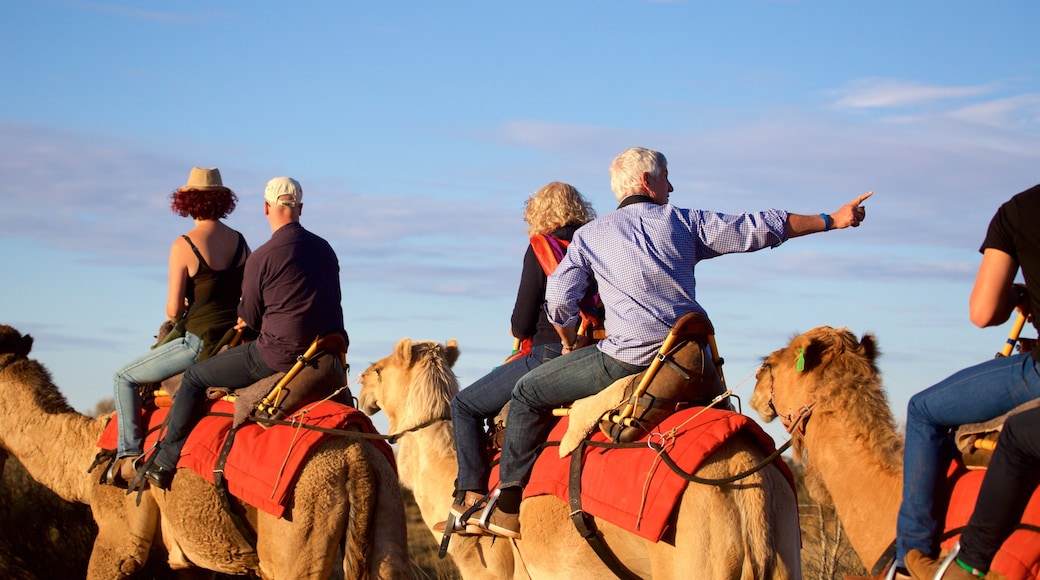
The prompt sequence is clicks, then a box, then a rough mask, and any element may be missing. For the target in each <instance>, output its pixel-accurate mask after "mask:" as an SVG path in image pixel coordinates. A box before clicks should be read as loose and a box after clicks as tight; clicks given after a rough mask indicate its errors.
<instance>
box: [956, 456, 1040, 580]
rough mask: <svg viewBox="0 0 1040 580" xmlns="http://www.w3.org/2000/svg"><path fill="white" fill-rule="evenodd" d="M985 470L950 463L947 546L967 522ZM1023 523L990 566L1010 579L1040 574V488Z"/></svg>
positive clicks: (1021, 579)
mask: <svg viewBox="0 0 1040 580" xmlns="http://www.w3.org/2000/svg"><path fill="white" fill-rule="evenodd" d="M985 474H986V472H985V470H971V471H969V470H968V469H966V468H965V467H964V465H963V464H962V463H960V462H959V461H958V462H955V463H954V464H953V465H951V466H950V471H949V474H948V477H949V479H948V481H949V482H951V483H952V484H953V490H952V492H951V493H950V502H949V506H948V507H947V510H946V524H945V530H946V534H945V535H944V538H945V539H944V540H943V542H942V547H943V548H944V549H949V548H952V547H953V545H954V544H956V543H957V540H959V539H960V537H961V536H960V532H961V531H962V530H963V528H964V526H966V525H968V520H969V519H970V518H971V513H972V512H973V511H974V510H975V501H976V499H978V495H979V488H980V487H981V486H982V478H983V477H984V476H985ZM1020 525H1022V526H1023V527H1022V528H1020V529H1016V530H1015V531H1014V532H1013V533H1012V534H1011V537H1009V538H1008V539H1007V540H1005V541H1004V544H1003V546H1001V548H1000V550H999V551H998V552H997V555H996V556H995V557H994V558H993V563H992V564H991V566H990V569H991V570H994V571H997V572H1001V573H1002V574H1004V576H1006V577H1007V578H1008V580H1031V579H1034V578H1040V489H1038V490H1036V491H1034V492H1033V497H1032V499H1030V500H1029V505H1027V506H1026V511H1025V513H1024V514H1023V515H1022V522H1021V524H1020Z"/></svg>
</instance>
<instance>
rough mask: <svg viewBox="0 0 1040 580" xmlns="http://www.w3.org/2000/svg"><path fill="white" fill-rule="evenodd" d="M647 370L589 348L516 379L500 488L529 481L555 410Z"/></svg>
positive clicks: (503, 453)
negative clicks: (619, 380) (621, 379)
mask: <svg viewBox="0 0 1040 580" xmlns="http://www.w3.org/2000/svg"><path fill="white" fill-rule="evenodd" d="M645 368H646V367H645V366H638V365H633V364H629V363H626V362H621V361H619V360H617V359H615V358H613V357H611V356H609V355H606V354H604V353H603V352H602V351H600V350H599V349H598V348H596V347H595V346H589V347H585V348H582V349H578V350H576V351H574V352H572V353H568V354H566V355H564V356H561V357H559V358H555V359H553V360H551V361H549V362H547V363H545V364H543V365H542V366H540V367H538V368H536V369H534V370H533V371H531V372H529V373H527V374H526V375H524V376H523V377H522V378H521V379H520V380H519V381H517V383H516V388H514V389H513V394H512V398H511V399H510V401H509V415H508V416H507V417H506V434H505V440H504V441H503V442H502V457H501V460H500V461H499V473H500V475H501V477H500V479H501V482H502V483H501V485H500V487H503V488H506V487H517V486H523V485H525V484H526V483H527V480H528V479H530V477H531V469H533V468H534V462H535V460H536V459H537V458H538V452H539V447H541V444H542V443H543V442H545V439H546V437H548V436H549V432H550V431H552V428H553V426H555V425H556V422H557V418H556V417H554V416H553V415H552V410H553V409H554V408H556V407H559V406H561V405H567V404H570V403H573V402H574V401H576V400H578V399H582V398H585V397H588V396H589V395H595V394H596V393H598V392H600V391H602V390H603V389H605V388H606V387H609V386H610V385H611V384H612V383H613V382H614V381H616V380H618V379H620V378H624V377H627V376H629V375H634V374H636V373H638V372H639V371H641V370H643V369H645Z"/></svg>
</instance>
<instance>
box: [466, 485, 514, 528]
mask: <svg viewBox="0 0 1040 580" xmlns="http://www.w3.org/2000/svg"><path fill="white" fill-rule="evenodd" d="M500 492H501V490H498V489H496V490H495V491H494V492H493V493H492V494H491V497H490V498H488V499H487V503H486V504H485V505H484V509H482V510H480V512H477V513H474V514H473V515H472V516H470V518H469V519H468V520H466V525H467V526H469V525H473V524H475V525H477V526H479V527H480V529H481V530H482V531H483V532H485V533H489V534H491V535H494V536H501V537H503V538H511V539H513V540H519V539H520V514H511V513H506V512H504V511H502V510H500V509H498V505H497V504H498V496H499V493H500Z"/></svg>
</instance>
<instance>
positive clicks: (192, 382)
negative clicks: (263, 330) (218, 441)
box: [155, 340, 275, 469]
mask: <svg viewBox="0 0 1040 580" xmlns="http://www.w3.org/2000/svg"><path fill="white" fill-rule="evenodd" d="M274 373H275V371H274V370H272V369H271V367H269V366H267V364H266V363H265V362H264V359H263V358H262V357H261V356H260V349H259V348H257V346H256V341H255V340H254V341H253V342H247V343H246V344H242V345H239V346H236V347H235V348H232V349H229V350H225V351H223V352H220V353H218V354H216V355H214V356H212V357H210V358H208V359H206V360H204V361H202V362H200V363H199V364H197V365H194V366H192V367H190V368H189V369H188V370H187V371H186V372H185V373H184V378H183V379H181V386H180V388H179V389H177V394H176V395H174V397H173V407H171V408H170V415H169V419H168V422H167V425H166V433H165V434H164V435H163V438H162V440H161V441H159V451H158V453H157V454H156V458H155V462H156V463H158V464H159V465H161V466H163V467H166V468H170V469H172V468H175V467H177V462H178V461H179V460H180V458H181V449H183V448H184V442H185V441H187V440H188V435H190V434H191V430H192V428H194V427H195V424H196V423H198V422H199V420H200V419H202V417H203V416H204V415H205V414H206V389H208V388H209V387H227V388H229V389H232V390H234V389H240V388H242V387H248V386H249V385H251V384H253V383H255V382H257V381H259V380H260V379H265V378H267V377H269V376H271V375H273V374H274Z"/></svg>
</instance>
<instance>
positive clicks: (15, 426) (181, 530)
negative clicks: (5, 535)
mask: <svg viewBox="0 0 1040 580" xmlns="http://www.w3.org/2000/svg"><path fill="white" fill-rule="evenodd" d="M31 347H32V338H31V337H29V336H24V337H23V336H22V335H21V334H19V333H18V332H17V331H16V330H15V329H13V328H11V327H10V326H5V325H0V393H2V396H0V446H2V447H3V448H4V449H6V450H7V451H9V452H10V453H12V454H13V455H14V456H15V457H16V458H18V460H19V461H20V462H21V463H22V464H23V465H24V466H25V468H26V470H27V471H28V472H29V473H30V474H31V475H32V476H33V478H34V479H36V480H37V481H39V482H40V483H42V484H43V485H45V486H47V487H48V488H50V489H51V490H53V491H54V492H55V493H56V494H58V495H59V496H61V497H62V498H63V499H65V500H67V501H72V502H80V503H85V504H88V505H90V507H91V511H92V512H93V515H94V519H95V521H96V522H97V526H98V536H97V539H96V540H95V542H94V548H93V551H92V552H91V557H90V564H89V568H88V571H87V578H92V579H95V578H96V579H110V578H124V577H126V576H128V575H129V574H131V573H132V572H134V571H135V570H138V569H140V567H141V566H142V564H143V563H144V561H145V559H146V558H147V557H148V552H149V549H150V547H151V545H152V542H153V541H155V540H156V539H157V538H161V541H162V542H163V543H164V544H165V547H166V549H167V551H168V553H169V563H170V566H171V567H172V568H174V569H184V570H186V571H187V572H190V568H192V567H199V568H206V569H208V570H213V571H217V572H223V573H227V574H244V573H253V574H258V575H260V576H261V577H263V578H278V579H285V578H327V577H328V576H329V575H330V572H331V570H332V568H333V565H334V562H333V560H334V559H335V555H336V551H337V549H338V548H340V547H343V548H344V561H343V563H342V565H343V567H344V569H345V571H346V572H345V573H346V575H347V577H349V578H369V577H372V578H393V577H402V578H403V577H407V576H408V574H409V563H408V555H407V540H406V538H405V532H404V530H405V516H404V507H403V503H402V500H401V495H400V488H399V487H398V481H397V477H396V474H395V473H394V470H393V466H391V465H390V463H389V462H388V461H387V460H386V458H385V456H383V454H382V453H381V452H379V451H378V450H377V449H375V448H374V447H373V446H372V445H371V444H370V443H368V442H367V441H364V440H362V439H356V438H351V437H333V438H331V439H329V440H328V441H327V442H326V443H324V444H323V445H321V447H320V448H319V449H318V450H317V451H316V452H315V454H314V455H313V456H312V457H311V458H309V459H308V460H307V462H306V464H305V466H304V468H303V472H302V474H301V476H300V478H299V481H298V482H297V484H296V488H295V491H294V493H293V498H292V503H291V507H290V509H289V511H288V512H287V516H286V518H285V519H282V518H276V517H274V516H272V515H270V514H267V513H266V512H262V511H259V510H256V509H254V508H251V507H249V506H244V508H245V510H246V519H247V520H248V522H249V524H250V525H251V526H252V527H253V529H254V530H255V532H256V536H257V545H256V547H255V549H254V547H253V546H251V545H250V544H249V543H248V542H247V541H245V540H244V539H243V538H242V537H241V535H240V534H239V532H238V531H237V528H236V527H235V525H234V522H233V521H232V520H231V518H230V517H229V516H228V514H227V513H226V512H225V511H224V510H223V509H222V508H221V506H220V501H219V498H218V495H217V492H216V489H215V488H214V487H213V486H212V485H210V484H209V483H208V482H206V481H205V480H204V479H202V478H201V477H199V476H198V475H196V474H194V473H192V472H190V471H187V470H181V471H179V472H178V473H177V475H176V477H175V478H174V481H173V485H172V487H171V489H170V491H168V492H166V491H163V490H159V489H155V488H148V489H147V490H146V491H145V492H144V494H143V496H142V498H141V504H140V506H138V505H136V504H135V500H136V494H135V495H127V494H126V492H125V491H124V490H121V489H118V488H116V487H113V486H109V485H102V484H100V483H99V479H100V471H101V469H102V467H96V468H95V469H94V471H92V472H89V473H88V471H87V469H88V467H89V466H90V465H91V464H92V463H93V461H94V456H95V454H96V453H97V451H98V448H97V447H96V444H97V441H98V439H99V437H100V436H101V433H102V432H103V431H104V429H105V426H106V425H107V424H108V422H109V420H111V416H105V417H102V418H99V419H94V418H91V417H86V416H84V415H81V414H79V413H77V412H76V411H75V410H74V409H72V408H71V407H70V406H69V404H68V403H67V402H66V400H65V397H64V396H63V395H62V394H61V393H60V392H59V391H58V389H57V387H55V385H54V384H53V382H52V380H51V376H50V373H49V372H48V371H47V369H45V368H44V367H43V365H41V364H40V363H39V362H37V361H35V360H32V359H28V358H26V357H27V356H28V354H29V350H30V348H31ZM344 541H345V545H344Z"/></svg>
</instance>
